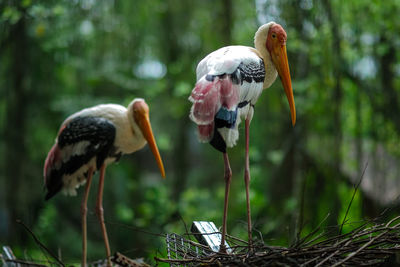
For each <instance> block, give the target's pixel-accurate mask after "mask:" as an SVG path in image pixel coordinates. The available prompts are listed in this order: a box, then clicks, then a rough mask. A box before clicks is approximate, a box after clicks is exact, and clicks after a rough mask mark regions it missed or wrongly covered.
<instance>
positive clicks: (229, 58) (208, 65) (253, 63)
mask: <svg viewBox="0 0 400 267" xmlns="http://www.w3.org/2000/svg"><path fill="white" fill-rule="evenodd" d="M286 38H287V36H286V32H285V30H284V29H283V28H282V26H281V25H279V24H277V23H275V22H269V23H267V24H264V25H262V26H261V27H260V28H259V29H258V30H257V32H256V34H255V37H254V44H255V49H254V48H252V47H247V46H227V47H223V48H220V49H218V50H216V51H214V52H212V53H210V54H209V55H207V56H206V57H205V58H204V59H202V60H201V61H200V63H199V64H198V65H197V70H196V74H197V82H196V85H195V88H194V89H193V91H192V93H191V95H190V97H189V100H190V101H191V102H192V103H193V105H192V108H191V110H190V118H191V120H193V121H194V122H195V123H196V124H197V127H198V134H199V139H200V141H202V142H209V143H210V144H211V145H212V146H213V147H214V148H215V149H217V150H219V151H220V152H222V153H223V159H224V165H225V170H224V179H225V201H224V215H223V223H222V238H221V246H220V251H221V252H226V248H225V235H226V218H227V212H228V198H229V188H230V183H231V177H232V171H231V168H230V164H229V158H228V154H227V152H226V148H227V147H233V146H235V145H236V142H237V140H238V138H239V132H238V127H239V124H240V122H241V121H242V120H245V144H246V149H245V150H246V152H245V172H244V181H245V186H246V201H247V220H248V235H249V246H250V248H251V247H252V237H251V232H252V229H251V214H250V200H249V182H250V169H249V126H250V122H251V119H252V117H253V113H254V105H255V104H256V101H257V99H258V97H259V96H260V94H261V92H262V91H263V89H266V88H268V87H270V86H271V84H272V83H273V82H274V81H275V79H276V77H277V75H278V74H279V76H280V78H281V81H282V84H283V88H284V90H285V93H286V96H287V99H288V101H289V106H290V111H291V117H292V124H293V126H294V125H295V123H296V109H295V105H294V98H293V90H292V84H291V79H290V72H289V64H288V59H287V54H286Z"/></svg>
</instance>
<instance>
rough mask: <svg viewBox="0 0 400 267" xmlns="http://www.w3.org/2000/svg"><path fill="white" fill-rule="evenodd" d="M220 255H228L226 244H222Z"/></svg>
mask: <svg viewBox="0 0 400 267" xmlns="http://www.w3.org/2000/svg"><path fill="white" fill-rule="evenodd" d="M219 253H224V254H228V253H227V252H226V246H225V244H221V245H220V246H219Z"/></svg>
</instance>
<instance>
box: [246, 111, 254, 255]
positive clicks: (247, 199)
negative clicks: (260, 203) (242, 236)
mask: <svg viewBox="0 0 400 267" xmlns="http://www.w3.org/2000/svg"><path fill="white" fill-rule="evenodd" d="M249 128H250V120H249V119H248V118H247V119H246V121H245V138H246V163H245V169H244V183H245V186H246V202H247V203H246V204H247V232H248V234H249V247H250V249H252V247H253V240H252V235H251V212H250V195H249V183H250V162H249Z"/></svg>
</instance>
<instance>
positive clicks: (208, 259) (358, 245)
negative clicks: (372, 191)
mask: <svg viewBox="0 0 400 267" xmlns="http://www.w3.org/2000/svg"><path fill="white" fill-rule="evenodd" d="M319 230H320V229H319V228H318V229H316V230H315V231H313V232H311V233H310V234H309V235H307V236H306V237H304V238H302V239H300V240H299V241H298V242H296V244H295V245H293V246H291V247H288V248H285V247H276V246H267V245H265V244H260V243H258V244H254V245H253V248H252V249H249V247H248V244H247V243H246V242H245V241H243V240H239V239H237V238H234V237H232V236H230V237H229V238H228V241H229V243H230V245H231V249H232V250H231V252H230V253H229V254H225V253H218V252H213V251H212V250H211V249H209V248H208V247H206V246H204V245H201V244H199V243H197V242H194V241H193V240H190V237H188V236H185V237H187V238H183V237H181V236H178V235H168V236H167V239H166V241H167V245H168V258H166V259H162V258H155V260H156V261H157V262H164V263H169V264H170V265H171V266H199V265H200V266H396V265H397V266H400V265H399V263H398V259H397V257H396V253H397V252H398V251H399V250H400V216H398V217H396V218H394V219H392V220H390V221H389V222H388V223H384V224H378V223H366V224H363V225H362V226H360V227H357V228H356V229H354V230H353V231H351V232H349V233H346V234H338V235H336V236H333V237H328V235H327V233H319V232H320V231H319Z"/></svg>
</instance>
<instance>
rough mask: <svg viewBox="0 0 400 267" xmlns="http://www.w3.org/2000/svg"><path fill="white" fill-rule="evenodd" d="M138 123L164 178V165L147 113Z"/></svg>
mask: <svg viewBox="0 0 400 267" xmlns="http://www.w3.org/2000/svg"><path fill="white" fill-rule="evenodd" d="M138 124H139V127H140V129H141V130H142V133H143V136H144V138H145V139H146V141H147V143H148V144H149V147H150V149H151V151H152V152H153V155H154V157H155V158H156V161H157V165H158V168H159V169H160V173H161V176H162V177H163V178H165V170H164V165H163V162H162V159H161V156H160V152H159V151H158V147H157V144H156V140H155V139H154V135H153V131H152V130H151V124H150V119H149V115H148V114H146V115H145V116H144V117H142V118H141V119H140V121H139V123H138Z"/></svg>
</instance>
